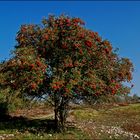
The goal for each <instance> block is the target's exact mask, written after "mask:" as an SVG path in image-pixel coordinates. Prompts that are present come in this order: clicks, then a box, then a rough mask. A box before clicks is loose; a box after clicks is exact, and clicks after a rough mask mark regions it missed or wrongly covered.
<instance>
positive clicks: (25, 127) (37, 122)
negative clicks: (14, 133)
mask: <svg viewBox="0 0 140 140" xmlns="http://www.w3.org/2000/svg"><path fill="white" fill-rule="evenodd" d="M13 129H16V130H18V131H19V132H21V133H24V132H26V131H28V132H30V133H33V134H36V133H44V132H46V133H49V132H55V131H56V128H55V122H54V120H51V119H44V120H42V119H32V120H31V119H28V118H26V117H22V116H20V117H12V116H10V115H5V116H1V117H0V130H13Z"/></svg>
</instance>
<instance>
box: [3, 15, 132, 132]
mask: <svg viewBox="0 0 140 140" xmlns="http://www.w3.org/2000/svg"><path fill="white" fill-rule="evenodd" d="M16 40H17V45H16V47H15V51H14V55H13V57H12V58H11V59H10V60H9V61H7V62H5V63H4V66H3V67H2V68H1V73H5V79H4V81H3V82H2V86H6V87H7V86H8V87H9V88H10V89H11V91H12V92H15V91H16V90H18V91H20V92H18V93H19V95H20V96H23V95H24V96H33V97H40V98H41V97H44V96H43V95H49V97H50V98H49V99H50V100H51V102H52V104H53V105H54V111H55V122H56V128H57V129H58V128H59V130H64V129H65V121H66V117H67V113H68V112H67V109H68V104H69V101H70V100H71V99H73V98H75V97H76V98H77V97H80V98H84V97H87V96H90V97H93V98H97V97H100V96H102V95H108V94H113V95H115V94H121V93H122V91H123V94H125V93H127V92H129V90H128V88H127V87H124V85H123V84H122V82H123V81H127V82H129V81H131V79H132V75H131V73H132V71H133V65H132V63H131V61H130V60H129V59H128V58H119V57H118V55H117V53H116V52H115V51H113V48H112V45H111V44H110V42H109V41H107V40H102V38H101V37H100V36H99V35H98V33H97V32H93V31H91V30H88V29H86V28H85V27H84V22H83V21H82V20H81V19H79V18H70V17H67V16H64V15H62V16H60V17H55V16H49V18H48V19H43V21H42V25H41V26H40V25H22V26H21V28H20V30H19V32H18V33H17V38H16ZM125 89H127V90H125Z"/></svg>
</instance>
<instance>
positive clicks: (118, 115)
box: [0, 104, 140, 140]
mask: <svg viewBox="0 0 140 140" xmlns="http://www.w3.org/2000/svg"><path fill="white" fill-rule="evenodd" d="M50 112H51V111H50ZM48 116H49V118H51V117H50V115H49V114H48ZM49 118H48V117H47V116H46V115H44V114H42V117H40V115H39V117H37V116H34V117H33V116H32V117H28V118H25V117H19V116H18V117H8V118H7V119H5V120H1V121H0V139H19V140H21V139H103V140H106V139H112V140H114V139H118V140H120V139H122V140H123V139H128V140H129V139H134V140H135V139H136V140H137V139H140V104H132V105H128V106H121V107H120V106H118V107H111V108H105V109H103V108H101V109H100V108H98V110H97V109H94V108H91V107H90V108H89V107H83V106H82V107H75V108H73V109H72V111H71V113H70V116H69V118H68V123H67V126H68V130H67V131H66V132H65V133H54V132H53V130H54V122H53V120H51V119H49Z"/></svg>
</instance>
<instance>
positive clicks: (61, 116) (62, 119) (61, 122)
mask: <svg viewBox="0 0 140 140" xmlns="http://www.w3.org/2000/svg"><path fill="white" fill-rule="evenodd" d="M67 106H68V102H65V101H64V99H62V101H61V103H60V105H59V106H57V105H56V104H55V109H54V112H55V126H56V130H57V131H59V132H63V131H65V130H66V125H65V124H66V118H67V115H68V110H67V109H68V108H67Z"/></svg>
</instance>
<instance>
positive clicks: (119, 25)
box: [0, 1, 140, 95]
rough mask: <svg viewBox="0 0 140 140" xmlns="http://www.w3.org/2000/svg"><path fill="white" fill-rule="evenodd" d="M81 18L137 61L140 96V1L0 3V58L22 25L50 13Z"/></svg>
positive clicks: (37, 20)
mask: <svg viewBox="0 0 140 140" xmlns="http://www.w3.org/2000/svg"><path fill="white" fill-rule="evenodd" d="M62 13H64V14H67V15H69V16H74V17H80V18H81V19H83V20H84V21H85V22H86V27H87V28H89V29H92V30H93V31H97V32H98V33H99V34H100V35H101V36H102V38H103V39H108V40H110V42H111V43H112V45H113V47H114V48H116V47H117V48H119V54H120V56H122V57H128V58H130V59H131V60H132V62H133V63H134V68H135V71H134V73H133V77H134V78H133V81H132V82H133V83H134V85H135V86H134V88H133V90H132V93H136V94H138V95H140V59H139V57H140V2H138V1H137V2H136V1H135V2H130V1H127V2H121V1H112V2H111V1H110V2H105V1H100V2H96V1H87V2H86V1H75V2H74V1H71V2H70V1H67V2H66V1H65V2H64V1H57V2H55V1H52V2H51V1H48V2H47V1H46V2H39V1H38V2H37V1H35V2H34V1H30V2H26V1H22V2H20V1H19V2H14V1H13V2H12V1H11V2H8V1H7V2H2V1H1V2H0V60H4V59H5V58H9V54H10V50H12V49H13V48H14V45H15V44H16V42H15V36H16V33H17V31H18V29H19V27H20V25H21V24H28V23H35V24H40V21H41V19H42V18H43V17H47V16H48V14H55V15H60V14H62Z"/></svg>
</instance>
